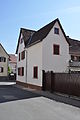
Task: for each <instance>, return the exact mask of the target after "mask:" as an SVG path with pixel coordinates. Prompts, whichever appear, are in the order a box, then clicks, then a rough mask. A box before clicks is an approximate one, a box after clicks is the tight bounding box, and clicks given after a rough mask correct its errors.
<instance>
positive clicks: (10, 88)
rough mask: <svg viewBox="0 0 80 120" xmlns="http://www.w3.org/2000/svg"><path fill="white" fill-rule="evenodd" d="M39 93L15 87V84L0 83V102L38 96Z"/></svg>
mask: <svg viewBox="0 0 80 120" xmlns="http://www.w3.org/2000/svg"><path fill="white" fill-rule="evenodd" d="M39 96H40V95H38V94H36V93H33V92H30V91H28V90H23V89H21V88H18V87H15V85H0V103H3V102H8V101H14V100H21V99H29V98H34V97H39Z"/></svg>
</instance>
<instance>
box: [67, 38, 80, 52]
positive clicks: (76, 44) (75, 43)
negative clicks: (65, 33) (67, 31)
mask: <svg viewBox="0 0 80 120" xmlns="http://www.w3.org/2000/svg"><path fill="white" fill-rule="evenodd" d="M67 39H68V41H69V43H70V47H69V52H70V53H75V54H80V41H79V40H75V39H72V38H69V37H67Z"/></svg>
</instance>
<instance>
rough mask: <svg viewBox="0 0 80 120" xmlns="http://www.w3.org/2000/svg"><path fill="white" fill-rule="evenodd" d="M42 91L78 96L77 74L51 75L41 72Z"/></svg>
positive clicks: (79, 84) (79, 89) (79, 85)
mask: <svg viewBox="0 0 80 120" xmlns="http://www.w3.org/2000/svg"><path fill="white" fill-rule="evenodd" d="M42 88H43V90H48V91H52V92H54V91H55V92H59V93H64V94H68V95H74V96H80V74H79V73H53V72H52V71H51V72H45V71H43V87H42Z"/></svg>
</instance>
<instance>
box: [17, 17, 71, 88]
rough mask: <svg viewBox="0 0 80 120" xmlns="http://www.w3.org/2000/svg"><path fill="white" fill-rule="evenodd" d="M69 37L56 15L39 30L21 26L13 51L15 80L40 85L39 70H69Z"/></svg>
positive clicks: (29, 84)
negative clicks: (14, 52)
mask: <svg viewBox="0 0 80 120" xmlns="http://www.w3.org/2000/svg"><path fill="white" fill-rule="evenodd" d="M69 45H70V43H69V41H68V39H67V37H66V35H65V32H64V30H63V28H62V25H61V23H60V21H59V19H55V20H54V21H52V22H51V23H49V24H47V25H45V26H44V27H42V28H41V29H39V30H38V31H34V30H28V29H24V28H21V30H20V35H19V39H18V44H17V49H16V53H17V55H18V57H17V58H18V59H17V83H19V84H22V85H25V86H27V87H32V88H33V87H34V88H39V89H41V88H42V70H45V71H53V72H57V73H63V72H66V73H67V72H69V61H70V54H69Z"/></svg>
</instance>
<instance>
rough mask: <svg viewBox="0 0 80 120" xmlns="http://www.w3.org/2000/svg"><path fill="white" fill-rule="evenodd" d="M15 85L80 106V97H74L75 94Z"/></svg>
mask: <svg viewBox="0 0 80 120" xmlns="http://www.w3.org/2000/svg"><path fill="white" fill-rule="evenodd" d="M16 87H20V88H22V89H24V90H28V91H31V92H33V93H36V94H39V95H41V96H44V97H46V98H49V99H52V100H55V101H58V102H62V103H65V104H69V105H72V106H76V107H79V108H80V98H79V97H76V96H68V95H64V94H59V93H50V92H49V91H39V90H34V89H30V88H24V87H22V86H19V85H16Z"/></svg>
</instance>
